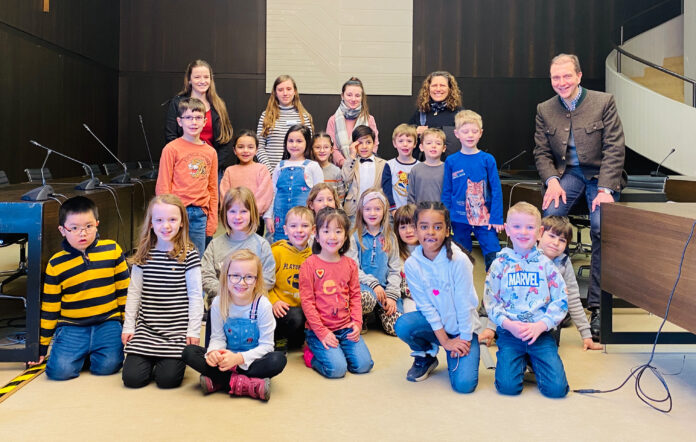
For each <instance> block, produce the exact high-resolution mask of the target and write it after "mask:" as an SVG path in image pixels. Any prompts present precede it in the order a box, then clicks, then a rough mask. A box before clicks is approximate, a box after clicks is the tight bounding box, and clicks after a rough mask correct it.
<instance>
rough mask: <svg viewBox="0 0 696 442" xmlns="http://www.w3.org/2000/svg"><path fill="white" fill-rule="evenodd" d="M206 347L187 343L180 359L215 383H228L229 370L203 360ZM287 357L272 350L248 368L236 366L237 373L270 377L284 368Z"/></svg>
mask: <svg viewBox="0 0 696 442" xmlns="http://www.w3.org/2000/svg"><path fill="white" fill-rule="evenodd" d="M205 353H206V349H205V348H203V347H201V346H198V345H187V346H186V348H184V352H183V353H182V354H181V357H182V359H183V360H184V362H185V363H186V365H188V366H189V367H191V368H193V369H194V370H196V371H197V372H199V373H200V374H202V375H204V376H208V377H209V378H210V379H211V380H212V381H213V382H214V383H215V384H218V385H228V384H229V383H230V374H231V372H230V371H221V370H220V369H219V368H217V367H211V366H210V365H208V363H207V362H205ZM287 361H288V360H287V359H286V357H285V355H284V354H283V353H282V352H279V351H272V352H270V353H267V354H266V355H264V356H263V357H261V358H259V359H257V360H255V361H254V362H252V363H251V364H250V365H249V368H248V369H246V370H243V369H241V368H237V373H239V374H243V375H245V376H249V377H250V378H272V377H273V376H277V375H278V374H280V372H282V371H283V369H284V368H285V364H286V363H287Z"/></svg>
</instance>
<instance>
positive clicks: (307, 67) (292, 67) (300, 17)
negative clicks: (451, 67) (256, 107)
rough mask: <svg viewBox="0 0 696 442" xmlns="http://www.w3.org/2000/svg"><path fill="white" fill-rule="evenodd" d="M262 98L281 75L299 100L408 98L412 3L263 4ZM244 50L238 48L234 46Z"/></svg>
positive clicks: (293, 0)
mask: <svg viewBox="0 0 696 442" xmlns="http://www.w3.org/2000/svg"><path fill="white" fill-rule="evenodd" d="M266 10H267V14H266V92H270V90H271V88H272V87H273V81H274V80H275V79H276V77H278V75H281V74H289V75H291V76H292V77H293V78H294V79H295V81H296V82H297V85H298V89H299V90H300V93H301V94H308V93H309V94H338V93H340V91H341V85H342V84H343V83H344V82H345V81H346V80H347V79H348V78H350V77H352V76H356V77H358V78H360V80H362V82H363V84H364V85H365V92H366V94H368V95H411V83H412V81H411V67H412V64H413V63H412V54H413V49H412V43H413V1H412V0H379V1H374V0H266ZM239 43H240V44H243V42H239Z"/></svg>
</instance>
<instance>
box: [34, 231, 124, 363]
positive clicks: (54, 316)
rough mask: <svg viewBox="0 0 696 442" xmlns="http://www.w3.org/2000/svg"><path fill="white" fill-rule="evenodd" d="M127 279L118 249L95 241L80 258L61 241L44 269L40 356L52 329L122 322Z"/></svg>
mask: <svg viewBox="0 0 696 442" xmlns="http://www.w3.org/2000/svg"><path fill="white" fill-rule="evenodd" d="M129 282H130V277H129V274H128V265H127V264H126V260H125V259H124V257H123V251H122V250H121V247H120V246H119V245H118V244H117V243H116V242H115V241H112V240H100V239H95V240H94V242H93V243H92V244H91V245H90V246H89V247H87V250H85V253H84V254H83V253H82V252H80V251H79V250H77V249H75V248H73V247H72V246H71V245H70V244H69V243H68V242H67V240H63V250H62V251H60V252H58V253H56V254H55V255H53V256H52V257H51V259H50V260H49V261H48V265H47V266H46V278H45V280H44V289H43V298H42V302H41V341H40V344H41V345H40V355H41V356H45V355H46V352H47V351H48V345H49V344H50V343H51V339H52V338H53V333H54V332H55V330H56V327H59V326H61V325H68V324H69V325H79V326H88V325H94V324H100V323H102V322H105V321H109V320H117V321H123V315H124V309H125V305H126V294H127V293H128V284H129Z"/></svg>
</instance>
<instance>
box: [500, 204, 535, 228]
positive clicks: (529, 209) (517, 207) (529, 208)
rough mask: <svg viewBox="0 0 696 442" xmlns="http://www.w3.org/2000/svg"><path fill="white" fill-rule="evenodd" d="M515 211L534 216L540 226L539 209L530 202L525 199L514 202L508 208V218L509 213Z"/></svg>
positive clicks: (511, 213)
mask: <svg viewBox="0 0 696 442" xmlns="http://www.w3.org/2000/svg"><path fill="white" fill-rule="evenodd" d="M515 213H517V214H523V215H531V216H533V217H535V218H536V220H537V225H539V226H541V213H540V212H539V209H537V208H536V207H535V206H533V205H532V204H529V203H528V202H526V201H520V202H519V203H515V204H514V205H513V206H512V207H510V208H509V209H508V213H507V216H508V219H509V218H510V215H513V214H515Z"/></svg>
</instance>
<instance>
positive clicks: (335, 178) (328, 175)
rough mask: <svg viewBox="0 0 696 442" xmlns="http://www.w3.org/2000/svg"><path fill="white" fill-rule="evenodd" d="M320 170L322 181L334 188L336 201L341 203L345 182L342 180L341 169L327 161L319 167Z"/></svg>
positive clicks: (344, 191) (343, 197) (343, 196)
mask: <svg viewBox="0 0 696 442" xmlns="http://www.w3.org/2000/svg"><path fill="white" fill-rule="evenodd" d="M321 171H322V172H324V182H325V183H327V184H330V185H331V186H332V187H333V188H334V189H336V193H337V194H338V201H337V203H340V204H341V205H343V200H344V199H345V197H346V183H345V182H344V181H343V174H342V173H341V169H339V168H338V166H336V165H335V164H331V163H328V164H327V165H326V166H324V167H322V168H321Z"/></svg>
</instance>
